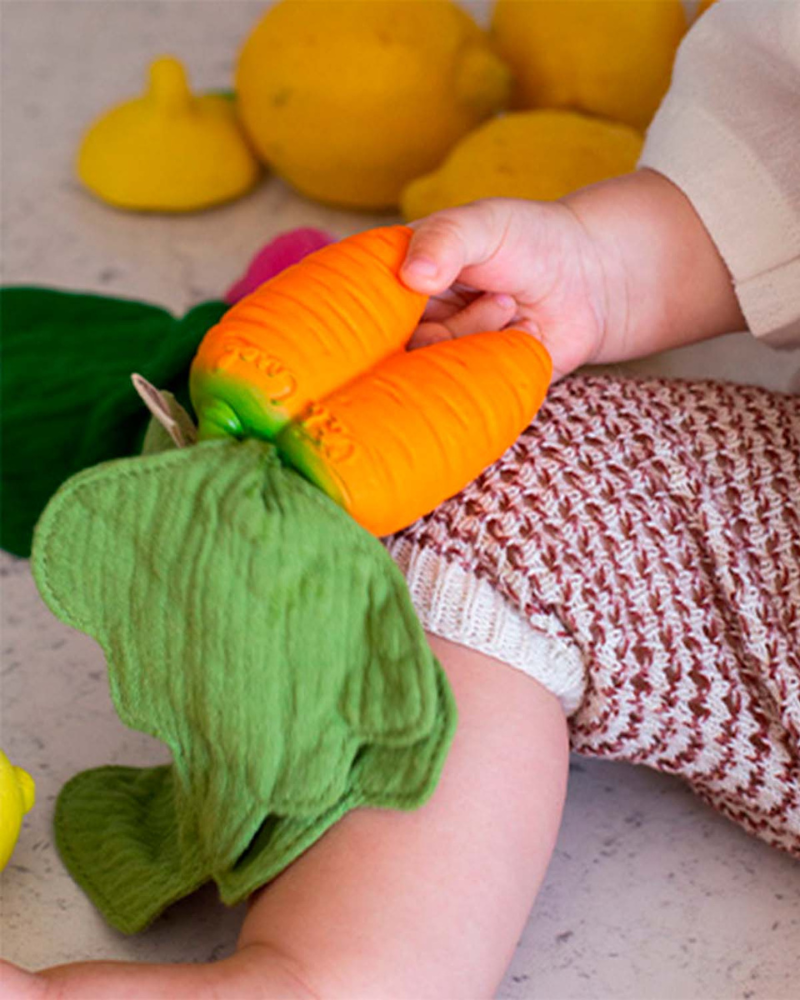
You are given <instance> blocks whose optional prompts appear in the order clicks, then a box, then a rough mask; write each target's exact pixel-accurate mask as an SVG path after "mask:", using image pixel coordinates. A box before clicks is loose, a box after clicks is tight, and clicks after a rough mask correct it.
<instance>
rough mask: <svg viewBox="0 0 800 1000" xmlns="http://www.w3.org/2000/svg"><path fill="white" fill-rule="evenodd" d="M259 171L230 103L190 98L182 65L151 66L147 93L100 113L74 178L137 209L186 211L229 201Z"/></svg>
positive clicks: (160, 61) (164, 61) (161, 63)
mask: <svg viewBox="0 0 800 1000" xmlns="http://www.w3.org/2000/svg"><path fill="white" fill-rule="evenodd" d="M260 172H261V168H260V165H259V163H258V160H257V159H256V157H255V156H254V154H253V152H252V151H251V150H250V148H249V146H248V145H247V141H246V139H245V138H244V136H243V134H242V131H241V129H240V127H239V125H238V124H237V120H236V111H235V107H234V104H233V102H232V101H231V100H229V99H228V98H225V97H220V96H213V95H206V96H202V97H193V96H192V94H191V93H190V91H189V85H188V83H187V81H186V74H185V71H184V69H183V66H182V65H181V63H180V62H178V60H177V59H173V58H171V57H169V56H165V57H163V58H161V59H157V60H156V61H155V62H154V63H153V64H152V66H151V67H150V85H149V89H148V91H147V93H146V94H145V95H144V96H143V97H139V98H137V99H136V100H132V101H126V102H125V103H124V104H120V105H118V106H117V107H115V108H112V109H111V111H109V112H107V113H106V114H104V115H103V116H102V117H101V118H100V119H99V120H98V121H97V122H95V124H94V125H93V126H92V127H91V128H90V129H89V131H88V133H87V134H86V136H85V138H84V140H83V143H82V144H81V148H80V151H79V153H78V175H79V177H80V178H81V180H82V181H83V183H84V184H85V185H86V186H87V187H88V188H89V190H90V191H92V192H93V193H94V194H96V195H97V197H98V198H102V199H103V201H107V202H110V203H111V204H112V205H116V206H117V207H119V208H128V209H135V210H139V211H159V212H188V211H193V210H195V209H201V208H208V207H210V206H211V205H217V204H220V203H221V202H225V201H230V200H231V199H233V198H236V197H238V196H239V195H242V194H244V193H245V192H246V191H247V190H249V189H250V188H251V187H252V186H253V184H255V182H256V180H257V179H258V177H259V174H260Z"/></svg>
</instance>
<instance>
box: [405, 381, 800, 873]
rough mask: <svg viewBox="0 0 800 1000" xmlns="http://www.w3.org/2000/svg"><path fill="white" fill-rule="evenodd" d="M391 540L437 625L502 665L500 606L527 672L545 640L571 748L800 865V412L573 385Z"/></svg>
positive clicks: (761, 395) (422, 609)
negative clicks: (641, 768)
mask: <svg viewBox="0 0 800 1000" xmlns="http://www.w3.org/2000/svg"><path fill="white" fill-rule="evenodd" d="M387 544H388V547H389V550H390V552H391V553H392V554H393V555H394V556H395V558H396V559H397V561H398V563H399V564H400V566H401V568H403V569H404V570H405V572H406V573H407V576H408V579H409V586H410V588H411V591H412V596H413V597H414V600H415V603H416V605H417V608H418V611H419V613H420V616H421V618H422V621H423V624H425V625H426V627H429V628H431V630H432V631H434V632H439V634H444V635H446V636H447V637H448V638H452V639H456V640H459V641H462V642H465V643H466V644H472V645H476V646H477V648H482V649H483V650H484V651H486V652H493V653H494V654H495V655H499V656H500V657H501V658H502V656H503V648H504V646H503V638H502V633H503V628H502V627H499V628H498V624H497V621H493V620H492V619H493V615H494V612H498V613H499V611H498V609H503V611H502V614H504V615H506V616H507V618H506V620H507V621H512V623H513V626H514V627H515V628H516V629H517V633H518V634H517V635H516V638H513V639H512V641H511V643H510V646H509V643H508V642H506V644H505V645H506V648H508V649H510V650H511V652H510V654H509V656H508V657H507V659H508V660H509V662H514V664H515V665H516V666H523V668H524V664H523V663H522V662H521V661H522V660H524V659H525V657H526V656H527V657H529V658H530V656H532V655H533V656H535V655H536V652H537V647H536V641H535V640H536V639H537V638H539V637H541V641H542V642H544V643H545V645H543V646H540V647H539V648H538V653H539V654H540V656H539V658H540V659H541V660H544V661H546V665H545V668H544V675H547V673H548V671H549V672H550V674H551V675H552V674H553V672H554V671H555V673H556V674H559V673H563V672H564V671H566V673H567V674H568V675H569V676H567V678H566V681H565V682H564V683H563V684H562V690H557V693H558V694H559V696H560V697H561V698H562V703H564V704H565V707H566V708H567V711H568V713H570V712H571V711H572V709H573V708H575V709H576V710H575V711H574V712H573V714H571V718H570V727H571V738H572V746H573V749H574V750H576V751H578V752H579V753H584V754H590V755H595V756H600V757H609V758H615V759H621V760H627V761H633V762H639V763H644V764H647V765H649V766H651V767H653V768H656V769H657V770H659V771H665V772H670V773H674V774H678V775H681V776H682V777H683V778H685V779H686V780H687V781H688V782H689V783H690V784H691V785H692V787H693V788H694V789H695V790H696V791H697V792H698V793H699V794H700V795H701V796H702V797H703V798H704V799H706V800H707V801H708V802H710V803H711V804H712V805H714V806H716V807H717V808H718V809H720V810H721V811H722V812H723V813H725V814H726V815H727V816H729V817H730V818H731V819H733V820H735V821H737V822H739V823H741V824H742V825H743V826H745V827H746V828H747V829H748V830H750V831H751V832H753V833H755V834H757V835H758V836H760V837H762V838H763V839H765V840H767V841H769V842H770V843H771V844H774V845H775V846H778V847H781V848H783V849H785V850H787V851H790V852H792V853H795V854H797V855H798V856H800V399H798V398H797V397H791V396H782V395H777V394H772V393H769V392H767V391H765V390H761V389H756V388H750V387H743V386H734V385H726V384H719V383H708V382H694V383H689V382H677V381H676V382H664V381H659V380H645V381H637V380H632V379H618V378H612V377H573V378H571V379H568V380H566V381H564V382H562V383H560V384H559V385H557V386H555V387H554V388H553V389H552V390H551V392H550V395H549V397H548V400H547V402H546V403H545V406H544V408H543V409H542V411H541V413H540V414H539V416H538V417H537V419H536V421H535V422H534V424H533V425H532V426H531V427H530V428H529V429H528V430H527V431H526V432H525V433H524V434H523V435H522V437H521V438H520V439H519V441H518V442H517V443H516V444H515V445H514V446H513V447H512V448H510V449H509V450H508V452H506V454H505V455H504V456H503V457H502V458H501V459H500V460H499V461H498V462H497V463H496V464H495V465H494V466H492V467H491V468H490V469H488V470H487V471H486V472H485V473H484V474H483V475H482V476H481V477H480V478H479V479H478V480H476V481H475V482H474V483H473V484H472V485H470V486H469V487H468V488H467V489H465V490H464V491H463V492H462V493H461V494H459V495H458V496H457V497H455V498H453V499H452V500H449V501H447V502H446V503H444V504H442V505H441V506H440V507H439V508H438V509H437V510H436V511H435V512H434V513H433V514H431V515H429V516H428V517H426V518H424V519H422V520H421V521H419V522H417V523H416V524H415V525H413V526H412V527H410V528H409V529H407V530H406V531H404V532H402V533H401V534H399V535H397V536H395V537H393V538H392V539H389V540H388V541H387ZM448 574H449V576H448ZM448 579H449V581H450V582H449V583H446V582H443V581H446V580H448ZM487 587H488V591H487ZM489 591H490V592H491V595H493V597H494V600H495V605H494V611H493V610H492V603H491V599H488V601H487V598H486V595H487V593H488V592H489ZM471 607H472V608H475V609H477V612H474V611H472V610H470V608H471ZM454 609H455V610H454ZM459 609H460V610H459ZM476 614H477V617H476ZM508 616H510V618H509V617H508ZM520 621H523V622H524V623H527V625H528V626H529V633H528V634H527V635H526V634H525V630H524V629H520V628H519V622H520ZM481 622H483V624H481ZM487 622H488V623H487ZM470 633H472V634H470ZM576 663H577V664H578V670H577V674H576ZM570 671H572V673H571V674H569V672H570ZM529 672H531V673H533V674H534V676H539V678H540V679H542V676H544V675H542V674H541V673H538V674H537V670H536V669H531V670H530V671H529ZM576 677H577V678H578V679H577V681H576ZM562 680H563V678H562ZM544 683H547V684H548V686H549V687H551V688H552V689H554V690H555V689H556V688H557V687H558V685H557V684H556V685H555V687H554V686H553V684H551V683H548V680H547V676H544ZM576 684H577V686H576ZM576 693H577V696H578V697H577V698H576V705H574V706H570V704H569V699H570V697H573V696H575V695H576ZM577 702H579V704H577Z"/></svg>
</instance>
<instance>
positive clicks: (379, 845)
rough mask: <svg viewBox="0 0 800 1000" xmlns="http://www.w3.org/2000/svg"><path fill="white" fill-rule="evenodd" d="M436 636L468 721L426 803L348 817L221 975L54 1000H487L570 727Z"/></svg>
mask: <svg viewBox="0 0 800 1000" xmlns="http://www.w3.org/2000/svg"><path fill="white" fill-rule="evenodd" d="M429 640H430V642H431V645H432V647H433V649H434V652H435V653H436V654H437V656H438V657H439V658H440V660H441V663H442V665H443V667H444V669H445V671H446V672H447V674H448V676H449V679H450V682H451V685H452V688H453V692H454V694H455V697H456V701H457V703H458V711H459V723H458V729H457V731H456V735H455V739H454V742H453V746H452V749H451V751H450V755H449V757H448V759H447V761H446V763H445V767H444V771H443V774H442V778H441V781H440V784H439V786H438V788H437V789H436V792H435V793H434V795H433V796H432V798H431V799H430V801H429V802H428V803H427V804H426V805H424V806H423V807H422V808H420V809H418V810H416V811H413V812H408V813H405V812H397V811H390V810H381V809H359V810H356V811H353V812H351V813H349V814H347V815H346V816H345V817H344V818H343V819H342V820H340V822H339V823H337V824H336V825H335V826H334V827H333V828H332V829H331V830H330V831H328V833H326V834H325V836H324V837H322V839H321V840H320V841H319V842H318V843H317V844H315V845H314V847H312V848H311V849H310V850H308V851H307V852H306V853H305V854H304V855H303V856H302V857H300V858H299V859H298V860H297V861H296V862H295V863H294V864H293V865H291V867H290V868H288V869H287V870H286V871H285V872H284V873H283V874H282V875H281V876H280V877H279V878H278V879H277V880H276V881H274V882H273V883H272V884H271V885H269V886H267V887H266V888H265V889H263V890H262V891H261V892H260V893H259V894H258V895H257V896H255V897H254V898H253V900H252V902H251V906H250V911H249V913H248V916H247V918H246V921H245V924H244V927H243V929H242V934H241V938H240V941H239V948H238V950H237V953H236V954H235V955H234V956H232V957H231V958H229V959H226V960H224V961H222V962H219V963H217V964H216V965H214V966H187V965H182V966H151V967H147V966H141V965H133V964H115V963H107V962H98V963H85V964H81V965H75V966H62V967H60V968H57V969H51V970H49V971H47V972H46V973H44V974H43V980H44V981H45V982H46V983H47V985H48V986H50V988H51V989H52V992H50V993H47V994H46V995H47V996H48V997H65V998H68V997H74V998H76V1000H78V998H79V1000H89V998H91V997H98V998H100V997H102V998H107V997H109V996H113V997H114V998H115V1000H120V998H123V997H126V998H127V997H141V998H147V1000H152V998H154V997H162V996H163V997H167V996H168V997H170V1000H173V998H178V997H183V996H185V997H192V998H193V1000H197V998H200V997H202V996H218V997H236V998H237V1000H244V998H245V997H250V996H253V997H256V996H257V997H260V998H264V997H278V996H280V997H310V996H318V997H322V998H324V1000H333V998H336V997H340V998H346V1000H357V998H359V997H363V998H373V1000H374V998H378V997H380V998H381V1000H390V998H404V1000H408V998H414V1000H422V998H424V997H443V998H447V1000H455V998H458V997H464V998H467V997H468V998H470V1000H476V998H479V997H489V996H491V995H492V994H493V992H494V990H495V988H496V987H497V984H498V982H499V981H500V979H501V978H502V975H503V973H504V970H505V969H506V966H507V965H508V963H509V961H510V959H511V956H512V955H513V952H514V948H515V946H516V944H517V940H518V938H519V935H520V932H521V930H522V928H523V926H524V924H525V920H526V918H527V915H528V912H529V910H530V907H531V904H532V903H533V900H534V898H535V896H536V892H537V889H538V887H539V884H540V883H541V880H542V877H543V875H544V873H545V869H546V868H547V864H548V861H549V858H550V854H551V851H552V848H553V844H554V842H555V838H556V833H557V830H558V824H559V820H560V816H561V807H562V803H563V799H564V792H565V788H566V776H567V758H568V747H567V727H566V721H565V718H564V712H563V710H562V708H561V706H560V704H559V703H558V701H557V700H556V698H555V697H554V696H553V695H552V694H550V693H549V692H548V691H547V690H546V689H545V688H544V687H542V686H541V685H539V684H538V683H537V682H536V681H535V680H533V679H531V678H530V677H528V676H526V675H525V674H523V673H521V672H520V671H518V670H515V669H513V668H511V667H509V666H507V665H505V664H502V663H499V662H498V661H497V660H493V659H491V658H490V657H488V656H484V655H482V654H480V653H475V652H473V651H471V650H468V649H466V648H465V647H463V646H458V645H455V644H453V643H448V642H445V641H444V640H442V639H438V638H436V637H434V636H429ZM6 982H7V983H8V984H9V985H10V980H6ZM39 982H42V980H39V979H38V977H37V979H36V980H34V979H33V978H31V979H30V980H28V986H29V987H33V986H34V984H37V985H38V983H39ZM12 995H14V996H22V995H23V994H22V993H21V992H16V993H14V994H12ZM29 995H30V996H37V995H42V994H40V993H38V991H36V992H34V989H33V988H31V989H30V994H29Z"/></svg>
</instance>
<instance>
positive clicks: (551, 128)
mask: <svg viewBox="0 0 800 1000" xmlns="http://www.w3.org/2000/svg"><path fill="white" fill-rule="evenodd" d="M641 150H642V136H641V133H639V132H637V131H636V130H635V129H633V128H631V127H630V126H628V125H622V124H620V123H618V122H609V121H603V120H602V119H600V118H590V117H589V116H588V115H579V114H576V113H574V112H572V111H516V112H512V113H511V114H507V115H501V116H500V117H498V118H494V119H492V121H490V122H486V124H484V125H481V127H480V128H477V129H475V131H474V132H470V134H469V135H468V136H467V137H466V138H465V139H462V140H461V142H460V143H459V144H458V145H457V146H456V147H455V149H453V150H452V152H451V153H450V155H449V156H448V157H447V159H446V160H445V161H444V162H443V163H442V164H441V165H440V166H439V167H438V169H436V170H434V171H433V173H430V174H426V175H425V176H423V177H418V178H417V179H416V180H413V181H412V182H411V183H410V184H409V185H408V187H406V189H405V190H404V191H403V197H402V200H401V206H402V210H403V215H404V216H405V218H406V219H408V220H411V219H419V218H421V217H422V216H423V215H430V214H431V213H432V212H438V211H439V210H440V209H443V208H452V207H453V206H454V205H465V204H466V203H467V202H470V201H477V200H478V199H479V198H532V199H536V200H539V201H554V200H555V199H556V198H561V197H563V196H564V195H565V194H569V192H570V191H575V190H576V189H577V188H580V187H585V186H586V185H587V184H595V183H596V182H597V181H602V180H606V179H607V178H609V177H616V176H617V175H619V174H624V173H627V172H628V171H630V170H633V169H634V167H635V166H636V161H637V159H638V158H639V154H640V153H641Z"/></svg>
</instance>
